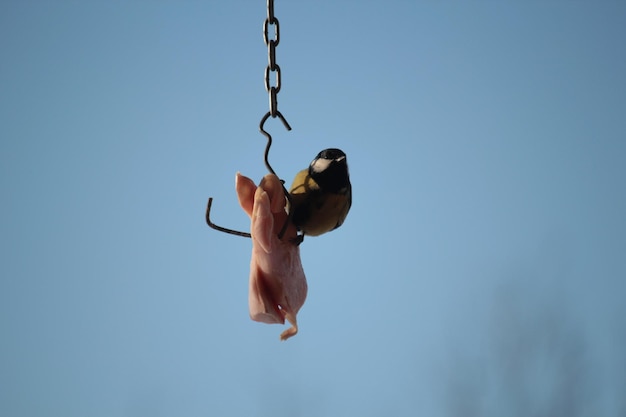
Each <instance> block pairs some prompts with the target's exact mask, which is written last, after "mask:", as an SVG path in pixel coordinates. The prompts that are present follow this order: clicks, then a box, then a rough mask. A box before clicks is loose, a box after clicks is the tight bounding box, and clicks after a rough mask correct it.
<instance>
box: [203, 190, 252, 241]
mask: <svg viewBox="0 0 626 417" xmlns="http://www.w3.org/2000/svg"><path fill="white" fill-rule="evenodd" d="M211 204H213V198H212V197H209V202H208V203H207V205H206V224H208V225H209V227H211V228H213V229H215V230H219V231H220V232H224V233H229V234H231V235H235V236H241V237H252V235H251V234H250V233H247V232H240V231H238V230H232V229H227V228H225V227H221V226H218V225H216V224H215V223H213V222H212V221H211Z"/></svg>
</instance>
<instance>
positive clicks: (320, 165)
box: [311, 158, 332, 172]
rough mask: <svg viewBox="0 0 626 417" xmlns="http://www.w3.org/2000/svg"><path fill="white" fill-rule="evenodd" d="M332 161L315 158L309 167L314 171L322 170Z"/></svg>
mask: <svg viewBox="0 0 626 417" xmlns="http://www.w3.org/2000/svg"><path fill="white" fill-rule="evenodd" d="M331 162H332V161H330V160H328V159H324V158H319V159H315V160H314V161H313V162H311V168H312V169H313V171H314V172H324V171H325V170H326V168H328V166H329V165H330V163H331Z"/></svg>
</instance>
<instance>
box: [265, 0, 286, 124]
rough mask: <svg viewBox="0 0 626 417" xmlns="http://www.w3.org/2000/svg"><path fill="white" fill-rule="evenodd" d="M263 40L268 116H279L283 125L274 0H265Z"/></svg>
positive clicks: (277, 29)
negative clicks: (279, 95) (271, 30)
mask: <svg viewBox="0 0 626 417" xmlns="http://www.w3.org/2000/svg"><path fill="white" fill-rule="evenodd" d="M270 26H274V38H273V39H270V33H269V32H270ZM263 40H264V41H265V45H266V46H267V61H268V62H267V67H266V68H265V73H264V79H265V90H266V91H267V93H268V94H269V105H270V116H272V117H276V116H279V117H280V118H281V120H282V121H283V123H284V124H285V126H288V124H287V122H286V121H285V119H284V118H283V117H282V115H281V114H280V112H279V111H278V97H277V96H278V92H279V91H280V87H281V77H280V67H279V66H278V64H277V63H276V47H277V46H278V44H279V43H280V24H279V22H278V19H277V18H276V16H275V15H274V0H267V17H266V18H265V21H264V22H263ZM270 72H273V73H275V75H274V77H275V78H274V85H272V84H271V83H270ZM288 129H289V128H288Z"/></svg>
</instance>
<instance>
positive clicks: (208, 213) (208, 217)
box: [205, 111, 291, 239]
mask: <svg viewBox="0 0 626 417" xmlns="http://www.w3.org/2000/svg"><path fill="white" fill-rule="evenodd" d="M270 116H272V117H276V116H278V118H279V119H280V120H281V121H282V122H283V125H284V126H285V128H286V129H287V130H291V126H289V123H287V120H285V117H284V116H283V115H282V113H281V112H279V111H276V114H275V115H272V113H271V112H267V113H266V114H265V116H263V118H262V119H261V123H260V124H259V130H260V131H261V133H262V134H263V136H265V137H266V138H267V145H266V146H265V154H264V156H263V159H264V161H265V166H266V167H267V169H268V171H269V172H270V173H272V174H273V175H276V172H275V171H274V169H273V168H272V166H271V165H270V162H269V159H268V158H269V153H270V147H271V146H272V135H270V134H269V133H268V132H267V131H266V130H265V129H264V126H265V122H266V121H267V119H268V118H269V117H270ZM276 176H278V175H276ZM280 182H281V184H283V192H284V193H285V197H286V198H287V201H288V202H289V206H290V207H291V196H290V195H289V191H287V189H286V188H285V185H284V184H285V182H284V181H283V180H281V181H280ZM212 204H213V198H212V197H209V202H208V203H207V206H206V215H205V217H206V223H207V224H208V225H209V227H211V228H212V229H215V230H218V231H220V232H224V233H228V234H231V235H235V236H241V237H252V235H251V234H250V233H248V232H240V231H238V230H233V229H227V228H225V227H222V226H218V225H216V224H215V223H213V222H212V221H211V205H212ZM290 222H291V213H289V217H287V219H286V220H285V224H283V227H282V228H281V229H280V232H279V233H278V238H279V239H282V238H283V236H284V235H285V232H286V231H287V226H288V225H289V223H290Z"/></svg>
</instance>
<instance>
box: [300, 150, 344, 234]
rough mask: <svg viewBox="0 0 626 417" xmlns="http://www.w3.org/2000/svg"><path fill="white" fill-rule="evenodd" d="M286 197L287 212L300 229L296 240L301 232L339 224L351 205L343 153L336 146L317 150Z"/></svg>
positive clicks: (309, 231) (325, 229) (315, 230)
mask: <svg viewBox="0 0 626 417" xmlns="http://www.w3.org/2000/svg"><path fill="white" fill-rule="evenodd" d="M289 200H290V201H289V216H290V218H291V221H292V222H293V224H294V225H295V226H296V227H297V229H298V231H299V232H300V234H299V235H298V238H297V239H298V242H297V243H298V244H299V243H301V242H302V240H303V239H304V236H305V235H308V236H319V235H321V234H324V233H326V232H330V231H331V230H335V229H336V228H338V227H339V226H341V225H342V224H343V222H344V220H345V219H346V216H347V215H348V211H350V207H351V206H352V185H351V184H350V174H349V173H348V162H347V159H346V154H345V153H344V152H343V151H342V150H341V149H337V148H329V149H324V150H323V151H321V152H320V153H318V154H317V156H316V157H315V159H313V161H311V164H310V165H309V167H308V168H305V169H303V170H302V171H300V172H298V173H297V174H296V176H295V178H294V180H293V183H292V184H291V189H290V191H289Z"/></svg>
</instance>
